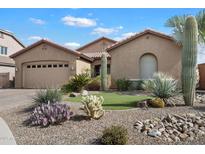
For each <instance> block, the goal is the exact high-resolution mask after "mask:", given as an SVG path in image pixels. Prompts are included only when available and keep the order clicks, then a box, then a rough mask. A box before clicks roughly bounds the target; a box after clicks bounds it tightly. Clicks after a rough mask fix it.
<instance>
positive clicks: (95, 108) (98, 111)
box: [81, 95, 104, 119]
mask: <svg viewBox="0 0 205 154" xmlns="http://www.w3.org/2000/svg"><path fill="white" fill-rule="evenodd" d="M81 102H82V103H83V105H84V111H85V113H86V114H87V115H88V117H90V118H93V119H99V118H100V117H102V116H103V115H104V110H103V107H102V104H103V102H104V98H103V97H102V96H99V97H98V96H95V95H88V96H85V97H83V98H82V100H81Z"/></svg>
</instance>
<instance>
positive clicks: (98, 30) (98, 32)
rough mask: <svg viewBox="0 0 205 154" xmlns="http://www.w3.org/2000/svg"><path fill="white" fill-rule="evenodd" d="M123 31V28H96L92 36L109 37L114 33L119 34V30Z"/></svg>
mask: <svg viewBox="0 0 205 154" xmlns="http://www.w3.org/2000/svg"><path fill="white" fill-rule="evenodd" d="M121 29H123V27H122V26H119V27H114V28H104V27H98V28H95V29H94V30H93V31H92V33H91V34H95V35H109V34H112V33H117V32H119V30H121Z"/></svg>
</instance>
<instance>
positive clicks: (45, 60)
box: [10, 40, 92, 88]
mask: <svg viewBox="0 0 205 154" xmlns="http://www.w3.org/2000/svg"><path fill="white" fill-rule="evenodd" d="M10 57H11V58H13V59H14V60H15V64H16V72H15V87H16V88H58V87H61V86H62V85H64V84H66V83H67V82H68V81H69V79H70V77H72V76H73V75H75V74H80V73H82V72H83V71H85V70H86V69H90V68H91V63H92V58H89V57H87V56H85V55H83V54H81V53H80V52H77V51H74V50H71V49H68V48H65V47H63V46H60V45H58V44H55V43H53V42H50V41H48V40H40V41H38V42H36V43H34V44H32V45H30V46H28V47H27V48H24V49H22V50H20V51H18V52H16V53H14V54H12V55H11V56H10Z"/></svg>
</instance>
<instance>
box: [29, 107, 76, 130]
mask: <svg viewBox="0 0 205 154" xmlns="http://www.w3.org/2000/svg"><path fill="white" fill-rule="evenodd" d="M72 115H73V112H72V111H71V110H70V106H68V105H67V104H59V103H54V104H41V105H40V106H38V107H36V108H35V109H34V111H33V112H32V114H31V116H30V118H29V121H30V125H32V126H38V125H39V126H43V127H46V126H49V125H54V124H59V123H61V122H64V121H66V120H69V119H70V117H71V116H72Z"/></svg>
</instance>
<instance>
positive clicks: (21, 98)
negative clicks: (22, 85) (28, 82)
mask: <svg viewBox="0 0 205 154" xmlns="http://www.w3.org/2000/svg"><path fill="white" fill-rule="evenodd" d="M37 91H38V90H36V89H0V111H1V110H5V109H9V108H12V107H17V106H19V105H24V104H29V103H30V104H31V103H32V98H33V96H34V95H35V93H36V92H37Z"/></svg>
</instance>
